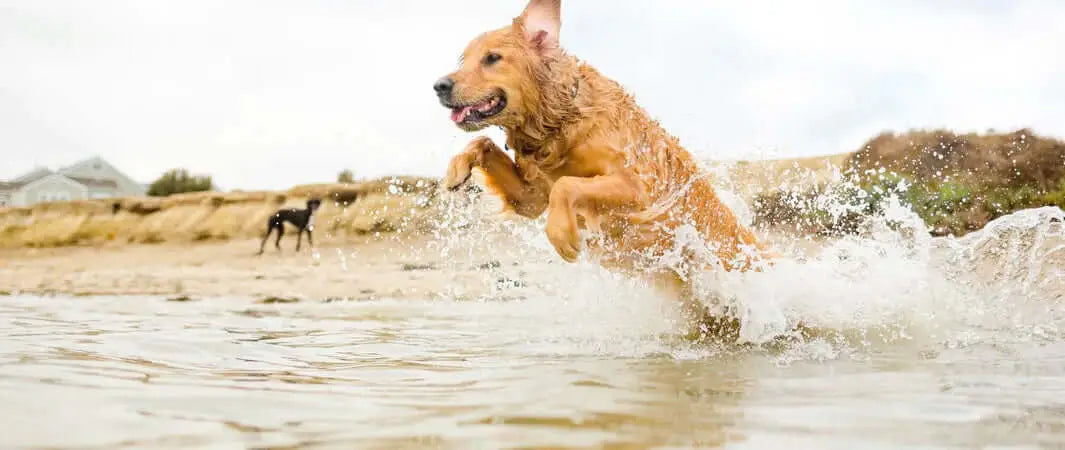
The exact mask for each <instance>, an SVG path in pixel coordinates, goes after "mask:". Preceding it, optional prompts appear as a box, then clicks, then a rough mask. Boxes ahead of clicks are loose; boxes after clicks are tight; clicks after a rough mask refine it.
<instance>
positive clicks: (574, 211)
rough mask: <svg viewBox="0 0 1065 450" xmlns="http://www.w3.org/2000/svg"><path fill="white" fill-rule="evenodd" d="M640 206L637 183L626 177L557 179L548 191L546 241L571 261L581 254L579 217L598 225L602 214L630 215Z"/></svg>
mask: <svg viewBox="0 0 1065 450" xmlns="http://www.w3.org/2000/svg"><path fill="white" fill-rule="evenodd" d="M642 203H643V194H642V191H641V190H640V188H639V187H638V184H637V183H635V182H634V181H633V180H632V178H631V177H628V176H625V175H621V174H618V175H604V176H596V177H588V178H582V177H562V178H559V179H558V181H556V182H555V185H554V186H553V187H552V188H551V196H550V200H549V206H548V212H547V228H546V230H545V231H546V232H547V239H548V240H550V241H551V245H553V246H554V247H555V251H557V252H558V254H559V256H561V257H562V259H564V260H566V261H568V262H574V261H576V260H577V255H578V254H579V253H580V251H581V242H580V230H579V228H578V225H577V223H578V222H577V216H578V215H579V216H582V217H584V219H585V222H586V223H597V222H599V216H601V215H609V214H616V213H625V212H630V211H633V210H635V209H636V208H639V207H640V205H641V204H642Z"/></svg>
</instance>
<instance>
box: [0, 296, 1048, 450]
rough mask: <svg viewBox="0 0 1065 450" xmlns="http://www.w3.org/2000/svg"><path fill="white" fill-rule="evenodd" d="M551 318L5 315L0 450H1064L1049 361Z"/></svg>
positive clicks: (996, 349)
mask: <svg viewBox="0 0 1065 450" xmlns="http://www.w3.org/2000/svg"><path fill="white" fill-rule="evenodd" d="M560 308H574V306H572V305H571V306H565V305H561V304H557V303H550V302H544V303H537V302H532V301H530V302H484V303H482V302H385V301H381V302H365V303H358V302H350V303H345V302H339V303H338V302H334V303H328V304H326V303H310V302H303V303H298V304H282V305H256V304H253V303H252V302H250V301H246V300H239V299H205V300H200V301H190V302H166V301H163V300H162V299H155V298H39V297H30V296H21V297H3V298H0V335H2V338H3V342H4V346H3V348H2V349H0V405H3V406H2V407H0V419H2V423H3V424H4V429H5V433H4V434H3V435H2V436H0V444H2V445H0V446H2V447H4V448H15V447H79V448H114V447H117V446H123V445H130V446H142V447H153V448H154V447H181V446H193V447H201V446H208V445H211V446H223V447H224V446H227V445H231V446H240V447H295V446H300V447H315V446H318V447H337V448H353V447H357V448H411V447H414V448H418V447H444V448H498V447H571V448H575V447H583V448H587V447H599V446H615V447H629V448H646V447H677V448H690V447H720V446H739V447H745V446H746V447H753V448H766V447H778V446H780V445H784V444H785V443H791V444H796V443H797V444H802V445H805V446H813V447H824V446H831V445H841V443H843V444H853V445H856V446H861V447H868V446H869V444H876V443H879V444H883V445H886V446H899V447H905V446H909V445H923V444H937V445H942V444H948V443H949V444H955V445H983V444H988V443H1002V444H1011V445H1020V444H1039V445H1056V444H1060V443H1065V440H1063V439H1065V430H1062V429H1061V428H1060V427H1057V425H1055V424H1058V423H1062V422H1063V420H1062V419H1065V417H1063V414H1062V412H1061V411H1065V400H1061V399H1065V377H1063V374H1065V358H1063V357H1062V356H1061V355H1065V348H1062V345H1061V344H1060V343H1049V344H1048V343H1043V345H1040V346H1026V345H994V346H968V347H964V348H959V349H939V350H938V351H936V352H931V353H930V352H928V351H927V348H923V347H922V348H917V347H914V346H895V347H889V348H876V349H871V350H868V351H867V353H865V354H861V355H851V356H840V357H837V358H833V359H828V360H810V359H807V360H805V361H803V360H800V361H798V362H792V363H791V364H789V365H782V361H783V360H782V359H781V357H780V355H779V354H777V353H774V354H766V353H762V352H759V351H757V350H748V351H745V352H739V353H732V354H721V353H719V352H717V351H716V350H714V349H711V348H701V347H699V346H698V345H693V344H691V343H683V342H677V341H675V340H673V341H670V340H663V339H659V338H658V337H657V336H658V334H657V333H655V331H657V330H655V329H654V327H651V328H640V327H636V326H634V327H633V328H632V330H633V332H632V333H631V334H629V335H622V334H618V333H617V332H616V329H615V328H603V329H597V328H595V327H592V326H591V325H589V326H588V327H585V328H580V329H578V328H575V327H574V326H573V323H572V322H568V321H565V320H561V319H556V318H553V317H554V316H558V315H559V309H560ZM249 311H251V313H249ZM571 312H573V311H567V314H566V315H568V314H569V313H571ZM586 322H587V321H586ZM631 323H634V324H635V323H638V322H636V321H635V320H634V321H632V322H631ZM597 336H598V337H597ZM789 351H798V350H795V349H792V350H789Z"/></svg>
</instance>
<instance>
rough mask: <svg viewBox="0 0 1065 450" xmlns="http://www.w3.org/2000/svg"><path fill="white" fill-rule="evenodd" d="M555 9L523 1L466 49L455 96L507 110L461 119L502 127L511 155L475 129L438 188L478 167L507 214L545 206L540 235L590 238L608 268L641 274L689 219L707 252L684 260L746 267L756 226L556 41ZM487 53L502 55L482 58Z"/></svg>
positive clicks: (570, 240)
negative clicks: (509, 18) (592, 234)
mask: <svg viewBox="0 0 1065 450" xmlns="http://www.w3.org/2000/svg"><path fill="white" fill-rule="evenodd" d="M559 14H560V1H559V0H532V1H531V2H530V3H529V5H528V6H527V7H526V9H525V11H524V12H523V13H522V15H521V16H519V17H518V18H516V19H514V21H513V23H512V24H511V25H510V26H506V27H503V28H500V29H497V30H494V31H490V32H487V33H485V34H483V35H481V36H479V37H477V38H475V39H474V40H473V41H472V42H471V43H470V44H469V46H468V47H467V48H466V50H465V52H464V53H463V58H462V63H461V66H460V68H459V69H458V70H457V71H455V72H453V73H452V74H450V75H449V77H450V78H451V79H452V80H454V90H453V95H454V99H455V103H456V104H474V103H477V102H479V101H482V100H484V99H488V98H491V97H492V96H493V95H497V94H498V93H500V92H502V93H504V94H505V96H506V99H507V106H506V108H505V110H503V111H502V112H501V113H500V114H498V115H496V116H492V117H489V118H488V119H486V120H485V121H484V122H483V123H478V124H472V125H471V124H460V127H462V128H464V129H466V130H467V131H474V130H477V129H480V128H483V127H485V126H490V125H491V126H500V127H502V128H503V129H504V130H505V131H506V135H507V141H506V144H507V147H509V149H510V150H513V151H514V156H513V159H512V158H511V157H509V156H508V155H507V154H506V153H505V152H504V151H503V149H500V148H499V146H497V145H496V144H495V143H493V142H492V141H491V140H490V139H489V138H487V137H478V138H476V139H474V140H473V141H472V142H470V144H469V145H468V146H467V147H466V149H465V150H464V151H463V152H462V153H460V154H459V155H457V156H455V157H454V158H453V160H452V161H451V164H450V166H449V168H448V172H447V175H446V177H445V179H444V183H445V186H447V187H449V188H455V187H458V186H459V185H461V184H462V183H464V182H465V181H466V180H467V179H468V178H469V175H470V171H471V169H472V168H475V167H477V168H480V169H481V170H483V172H484V174H485V179H486V184H487V186H488V187H489V188H490V189H491V190H492V191H493V192H494V193H496V194H498V195H499V196H500V197H501V198H502V199H503V200H504V203H505V204H506V205H507V206H506V207H507V208H508V209H510V210H511V211H513V212H515V213H517V214H520V215H522V216H525V217H529V218H536V217H539V216H541V215H542V214H543V213H544V212H545V211H546V212H547V225H546V230H545V231H546V233H547V236H548V238H549V240H550V241H551V243H552V245H553V246H554V247H555V249H556V251H557V252H558V254H559V255H560V256H561V257H562V258H563V259H565V260H566V261H570V262H572V261H574V260H576V259H577V257H578V254H579V253H580V252H581V251H584V250H585V248H584V247H585V245H587V246H588V247H589V249H591V250H595V251H596V253H597V254H598V255H599V257H600V261H601V262H602V263H603V264H605V265H608V266H610V267H612V268H616V269H621V270H626V271H632V272H640V273H647V270H648V269H649V268H653V267H652V266H653V261H654V260H656V258H658V257H660V256H661V255H663V254H664V253H665V252H668V251H671V250H674V249H676V248H677V244H678V243H677V242H676V236H675V231H676V230H677V229H678V227H681V226H683V225H691V226H693V227H694V229H695V230H696V231H697V232H698V234H699V235H700V236H701V237H702V239H703V240H705V241H706V242H707V243H708V244H709V246H710V247H711V248H712V249H713V250H712V251H713V254H714V255H715V256H716V261H705V260H704V261H694V260H693V261H691V262H692V264H691V266H692V267H693V268H696V267H697V268H698V269H697V270H702V269H704V268H706V266H707V265H713V264H714V263H718V264H720V267H723V268H724V269H725V270H747V269H749V268H751V267H752V263H753V262H754V261H753V260H754V259H758V258H759V254H758V253H759V252H761V251H762V246H761V244H759V243H758V241H757V240H756V238H755V236H754V234H752V233H751V231H749V230H748V229H747V228H745V227H744V226H743V225H741V224H740V223H739V222H738V221H737V219H736V217H735V215H734V214H733V213H732V211H731V210H729V208H728V207H727V206H726V205H725V204H723V203H722V202H721V200H720V199H719V198H718V196H717V195H716V193H715V192H714V189H713V188H712V187H711V184H710V180H709V179H708V178H707V174H706V173H704V172H703V171H702V170H701V169H700V167H699V165H698V164H697V162H696V161H695V159H694V158H693V157H692V155H691V154H690V153H688V151H686V150H685V149H684V148H683V147H681V145H680V143H679V142H678V141H677V139H676V138H674V137H673V136H671V135H669V134H668V133H666V131H665V130H664V129H663V128H662V127H661V126H660V125H659V123H658V122H657V121H655V120H653V119H651V118H650V117H649V116H648V114H647V113H646V112H645V111H644V110H643V109H642V108H640V107H639V106H638V105H637V104H636V102H635V100H634V99H633V98H632V96H630V95H629V94H628V93H626V92H625V91H624V89H622V87H621V86H620V85H619V84H618V83H616V82H615V81H613V80H611V79H609V78H607V77H605V76H603V75H601V74H600V73H599V72H598V71H597V70H595V69H594V68H592V67H591V66H589V65H587V64H585V63H583V62H580V61H578V60H577V58H575V57H573V56H571V55H569V54H567V53H566V52H565V51H563V50H562V49H561V48H560V47H559V46H558V31H559V28H560V23H561V22H560V20H559ZM489 53H495V54H497V55H499V56H500V57H501V58H499V59H498V61H496V62H494V63H491V64H490V63H487V62H486V61H487V60H486V59H485V58H486V55H488V54H489ZM582 228H587V229H591V230H593V231H597V232H599V233H597V238H596V239H592V240H589V241H588V242H584V241H583V240H582V239H581V238H580V235H579V229H582ZM744 247H750V248H753V249H756V251H755V252H745V251H743V248H744ZM684 253H685V255H686V257H688V258H695V256H694V255H691V254H690V252H684ZM710 259H715V258H710ZM660 272H662V273H664V272H669V271H668V270H665V271H662V270H660ZM681 276H682V277H683V274H681Z"/></svg>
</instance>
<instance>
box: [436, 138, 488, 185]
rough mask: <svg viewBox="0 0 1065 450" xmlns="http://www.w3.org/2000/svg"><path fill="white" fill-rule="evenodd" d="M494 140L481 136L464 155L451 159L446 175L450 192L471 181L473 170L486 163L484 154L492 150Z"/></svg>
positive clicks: (445, 181)
mask: <svg viewBox="0 0 1065 450" xmlns="http://www.w3.org/2000/svg"><path fill="white" fill-rule="evenodd" d="M492 145H494V144H492V140H491V139H490V138H488V137H486V136H480V137H478V138H476V139H474V140H472V141H470V143H469V144H466V148H465V149H463V150H462V153H459V154H457V155H455V157H454V158H451V163H449V164H448V166H447V174H446V175H444V179H443V183H444V187H445V188H447V189H448V190H450V191H453V190H455V189H458V188H459V186H462V185H463V184H464V183H466V181H468V180H469V179H470V175H471V174H472V171H473V168H474V167H477V166H480V165H481V164H482V162H483V161H484V154H485V152H487V151H488V150H490V149H491V148H492Z"/></svg>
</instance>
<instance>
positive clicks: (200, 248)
mask: <svg viewBox="0 0 1065 450" xmlns="http://www.w3.org/2000/svg"><path fill="white" fill-rule="evenodd" d="M258 246H259V242H258V240H252V239H241V240H233V241H224V242H205V243H192V244H189V243H178V244H175V243H162V244H137V245H114V246H99V247H58V248H41V249H35V248H19V249H3V250H0V280H2V282H0V291H4V292H9V293H14V292H21V293H37V294H60V293H61V294H74V295H95V294H124V295H166V296H172V297H174V298H182V297H189V298H192V299H195V298H200V297H218V296H240V297H248V296H250V297H254V298H256V299H271V298H274V299H280V300H276V301H289V300H309V299H315V300H328V299H379V298H389V299H406V298H419V299H425V298H438V297H441V296H447V297H451V298H472V297H479V296H484V295H489V294H493V295H504V296H520V295H522V290H523V289H526V288H527V287H528V285H530V284H534V283H529V280H528V279H529V278H530V277H532V278H535V274H536V273H542V272H544V270H538V269H542V268H543V267H544V266H550V265H552V264H558V263H556V262H550V261H546V260H537V258H533V259H532V260H529V258H528V257H527V256H524V257H520V256H516V255H513V254H510V253H508V252H507V251H505V250H504V251H499V250H501V249H503V247H497V248H496V250H494V251H492V252H464V253H463V255H462V256H461V257H454V256H453V257H450V258H449V257H445V256H443V255H442V253H441V251H440V250H439V249H437V248H435V247H434V245H433V239H432V237H429V236H421V237H415V238H408V239H405V240H403V241H400V242H397V240H394V239H380V238H378V239H373V238H366V239H364V240H361V241H357V240H345V241H342V242H337V241H334V242H328V243H322V244H319V245H318V246H316V248H314V249H309V248H308V247H307V246H306V242H305V243H304V248H303V249H302V250H301V251H300V252H296V251H295V250H294V246H295V242H294V239H292V240H291V241H290V240H288V239H286V240H285V241H284V242H282V248H283V251H281V252H277V251H276V250H275V249H273V248H272V247H268V250H267V252H266V253H265V254H263V255H262V256H257V255H256V252H257V250H258ZM519 258H523V259H519ZM519 261H520V266H519ZM504 288H506V289H504ZM502 291H506V292H502ZM266 301H275V300H266Z"/></svg>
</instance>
